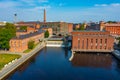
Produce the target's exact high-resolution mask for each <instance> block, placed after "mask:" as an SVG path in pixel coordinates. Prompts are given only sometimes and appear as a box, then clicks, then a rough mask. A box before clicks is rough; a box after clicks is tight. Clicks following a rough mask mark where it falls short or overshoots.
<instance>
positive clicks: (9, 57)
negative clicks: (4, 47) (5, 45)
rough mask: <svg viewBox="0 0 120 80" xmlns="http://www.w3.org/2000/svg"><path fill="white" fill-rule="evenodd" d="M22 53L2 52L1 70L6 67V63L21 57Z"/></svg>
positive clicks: (0, 59)
mask: <svg viewBox="0 0 120 80" xmlns="http://www.w3.org/2000/svg"><path fill="white" fill-rule="evenodd" d="M20 57H21V56H20V55H17V54H0V70H1V69H2V68H3V67H4V65H5V64H8V63H9V62H11V61H12V60H14V59H16V58H17V59H18V58H20Z"/></svg>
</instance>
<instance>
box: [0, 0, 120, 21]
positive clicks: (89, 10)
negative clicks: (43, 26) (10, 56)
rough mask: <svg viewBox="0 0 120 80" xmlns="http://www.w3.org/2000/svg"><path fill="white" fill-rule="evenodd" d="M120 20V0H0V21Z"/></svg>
mask: <svg viewBox="0 0 120 80" xmlns="http://www.w3.org/2000/svg"><path fill="white" fill-rule="evenodd" d="M44 8H45V9H46V12H47V21H65V22H74V23H79V22H84V21H86V22H89V21H96V22H98V21H101V20H104V21H108V20H114V21H120V0H0V21H9V22H13V21H14V19H13V18H14V14H15V13H16V14H17V21H38V20H39V21H43V9H44Z"/></svg>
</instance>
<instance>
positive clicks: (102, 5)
mask: <svg viewBox="0 0 120 80" xmlns="http://www.w3.org/2000/svg"><path fill="white" fill-rule="evenodd" d="M94 6H101V7H105V6H108V5H107V4H95V5H94Z"/></svg>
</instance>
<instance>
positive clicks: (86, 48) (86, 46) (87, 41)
mask: <svg viewBox="0 0 120 80" xmlns="http://www.w3.org/2000/svg"><path fill="white" fill-rule="evenodd" d="M86 49H88V39H87V44H86Z"/></svg>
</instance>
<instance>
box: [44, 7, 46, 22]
mask: <svg viewBox="0 0 120 80" xmlns="http://www.w3.org/2000/svg"><path fill="white" fill-rule="evenodd" d="M44 23H46V10H45V9H44Z"/></svg>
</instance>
